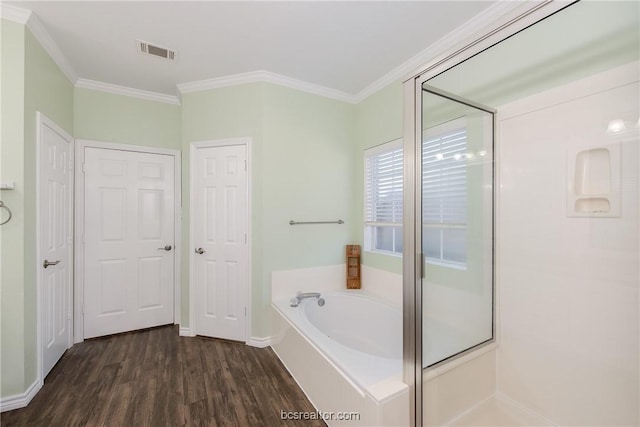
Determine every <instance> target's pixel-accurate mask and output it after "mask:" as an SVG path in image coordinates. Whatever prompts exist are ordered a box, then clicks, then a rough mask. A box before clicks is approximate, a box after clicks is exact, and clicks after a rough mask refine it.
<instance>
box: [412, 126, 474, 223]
mask: <svg viewBox="0 0 640 427" xmlns="http://www.w3.org/2000/svg"><path fill="white" fill-rule="evenodd" d="M463 126H464V124H463ZM466 151H467V132H466V130H465V129H464V127H463V128H458V129H456V130H450V131H448V132H446V133H440V134H438V135H437V136H431V137H430V136H428V135H427V136H425V139H424V141H423V143H422V169H423V174H422V222H423V224H424V225H425V226H429V225H431V224H433V225H436V224H438V225H439V226H442V225H446V226H448V227H450V228H462V227H465V226H466V223H467V162H466V160H467V157H466Z"/></svg>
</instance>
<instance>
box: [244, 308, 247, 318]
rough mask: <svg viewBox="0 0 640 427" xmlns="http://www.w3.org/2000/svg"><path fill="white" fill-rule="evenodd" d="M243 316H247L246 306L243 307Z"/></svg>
mask: <svg viewBox="0 0 640 427" xmlns="http://www.w3.org/2000/svg"><path fill="white" fill-rule="evenodd" d="M244 317H247V307H245V308H244Z"/></svg>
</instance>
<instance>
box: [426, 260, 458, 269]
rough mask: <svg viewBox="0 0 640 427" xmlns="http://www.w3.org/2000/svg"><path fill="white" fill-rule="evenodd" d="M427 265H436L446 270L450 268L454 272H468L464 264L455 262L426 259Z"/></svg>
mask: <svg viewBox="0 0 640 427" xmlns="http://www.w3.org/2000/svg"><path fill="white" fill-rule="evenodd" d="M425 264H430V265H435V266H438V267H444V268H450V269H452V270H460V271H467V265H466V264H462V263H460V264H458V263H453V262H447V261H439V260H436V259H431V258H425Z"/></svg>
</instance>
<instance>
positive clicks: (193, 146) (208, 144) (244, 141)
mask: <svg viewBox="0 0 640 427" xmlns="http://www.w3.org/2000/svg"><path fill="white" fill-rule="evenodd" d="M251 143H252V139H251V137H239V138H227V139H215V140H204V141H194V142H191V143H190V144H189V195H190V197H189V328H180V334H181V335H184V336H192V337H194V336H196V310H195V283H194V271H195V268H194V262H195V257H194V252H193V250H192V248H195V236H194V231H195V230H194V226H193V223H194V221H193V210H194V203H193V188H194V167H193V160H194V154H195V152H196V150H197V149H200V148H215V147H225V146H232V145H244V146H245V149H246V161H247V196H246V197H247V200H246V202H247V212H246V223H247V244H246V245H245V255H246V259H247V270H246V273H247V276H246V277H247V283H246V284H245V289H244V291H245V306H246V307H247V314H246V316H245V325H244V341H245V343H246V344H249V342H250V337H251V319H252V316H251V314H252V305H251V299H252V292H251V283H253V280H252V268H251V261H252V259H251V241H252V240H251V237H252V224H251V199H252V193H251Z"/></svg>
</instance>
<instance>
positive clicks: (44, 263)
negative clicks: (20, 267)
mask: <svg viewBox="0 0 640 427" xmlns="http://www.w3.org/2000/svg"><path fill="white" fill-rule="evenodd" d="M59 262H60V261H49V260H46V259H45V260H44V262H43V263H42V266H43V267H44V268H47V267H49V266H50V265H56V264H58V263H59Z"/></svg>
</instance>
